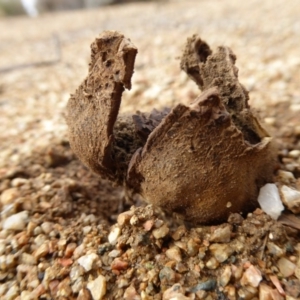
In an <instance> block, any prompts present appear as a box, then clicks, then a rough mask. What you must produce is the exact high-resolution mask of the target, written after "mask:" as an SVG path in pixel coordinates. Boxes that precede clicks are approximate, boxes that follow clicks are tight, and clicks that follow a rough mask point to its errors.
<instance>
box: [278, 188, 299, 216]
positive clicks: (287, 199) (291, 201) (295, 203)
mask: <svg viewBox="0 0 300 300" xmlns="http://www.w3.org/2000/svg"><path fill="white" fill-rule="evenodd" d="M280 191H281V196H282V202H283V203H284V204H285V205H286V206H287V208H288V209H289V210H290V211H292V212H293V213H294V214H299V213H300V191H298V190H294V189H291V188H289V187H288V186H286V185H283V186H282V187H281V189H280Z"/></svg>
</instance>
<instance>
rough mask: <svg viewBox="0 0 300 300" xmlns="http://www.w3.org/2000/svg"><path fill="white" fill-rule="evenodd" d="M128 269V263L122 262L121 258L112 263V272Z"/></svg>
mask: <svg viewBox="0 0 300 300" xmlns="http://www.w3.org/2000/svg"><path fill="white" fill-rule="evenodd" d="M127 268H128V262H127V261H124V260H121V259H120V258H115V259H114V260H113V262H112V263H111V269H112V270H117V271H121V270H126V269H127Z"/></svg>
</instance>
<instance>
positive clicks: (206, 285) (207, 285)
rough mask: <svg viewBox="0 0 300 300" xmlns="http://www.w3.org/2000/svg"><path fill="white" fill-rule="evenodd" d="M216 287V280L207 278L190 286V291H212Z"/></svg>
mask: <svg viewBox="0 0 300 300" xmlns="http://www.w3.org/2000/svg"><path fill="white" fill-rule="evenodd" d="M216 287H217V281H216V280H215V279H209V280H207V281H203V282H200V283H198V284H197V285H196V286H194V287H192V288H190V292H192V293H197V292H198V291H202V290H203V291H207V292H208V291H213V290H215V288H216Z"/></svg>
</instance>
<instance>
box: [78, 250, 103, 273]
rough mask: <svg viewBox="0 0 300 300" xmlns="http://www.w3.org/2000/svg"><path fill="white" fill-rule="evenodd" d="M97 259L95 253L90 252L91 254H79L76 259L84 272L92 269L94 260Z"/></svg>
mask: <svg viewBox="0 0 300 300" xmlns="http://www.w3.org/2000/svg"><path fill="white" fill-rule="evenodd" d="M98 260H99V257H98V255H97V254H95V253H91V254H87V255H84V256H81V257H80V258H79V259H78V260H77V261H78V263H79V264H80V265H81V266H82V267H83V268H84V269H85V271H86V272H89V271H91V270H92V268H93V266H94V264H95V262H96V261H98Z"/></svg>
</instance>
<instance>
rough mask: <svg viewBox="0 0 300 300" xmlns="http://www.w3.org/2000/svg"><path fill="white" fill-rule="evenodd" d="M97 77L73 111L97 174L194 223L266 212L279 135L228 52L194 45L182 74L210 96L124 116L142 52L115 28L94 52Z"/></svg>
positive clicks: (77, 140)
mask: <svg viewBox="0 0 300 300" xmlns="http://www.w3.org/2000/svg"><path fill="white" fill-rule="evenodd" d="M91 49H92V57H91V63H90V68H89V74H88V76H87V78H86V79H85V80H84V82H83V83H82V84H81V85H80V87H79V88H78V89H77V91H76V92H75V94H74V95H72V96H71V98H70V100H69V103H68V106H67V123H68V127H69V137H70V144H71V147H72V149H73V151H74V152H75V153H76V154H77V156H78V157H79V158H80V159H81V160H82V162H83V163H85V164H86V165H87V166H88V167H89V168H91V169H92V170H93V171H94V172H96V173H98V174H99V175H101V176H102V177H104V178H108V179H110V180H112V181H114V182H116V183H117V184H125V185H126V186H127V188H130V189H131V190H132V191H133V192H135V193H139V194H140V195H141V196H142V197H143V198H144V199H145V200H146V201H147V202H149V203H152V204H154V205H158V206H160V207H162V208H163V209H165V210H167V211H169V212H171V213H176V214H177V215H180V216H181V217H182V218H184V220H186V221H189V222H192V223H194V224H212V223H220V222H222V221H224V220H226V219H227V217H228V216H229V214H230V213H235V212H238V213H239V212H244V213H245V212H248V211H250V210H252V209H254V208H255V207H257V195H258V192H259V188H260V187H261V186H262V185H264V184H265V183H267V182H272V180H273V171H274V167H275V165H276V159H275V151H274V145H273V142H272V138H271V137H270V136H269V135H268V133H267V132H266V130H265V129H263V127H262V126H261V125H260V123H259V120H258V119H257V117H256V116H255V115H254V113H253V111H252V110H251V108H250V106H249V104H248V100H249V96H248V92H247V91H246V89H245V88H244V87H243V85H241V84H240V83H239V81H238V69H237V67H236V66H235V61H236V56H235V55H234V53H233V52H232V51H231V49H229V48H228V47H224V46H222V47H219V48H218V49H217V51H216V52H215V53H213V52H212V50H211V49H210V47H209V46H208V44H207V43H206V42H204V41H203V40H201V39H200V37H198V36H196V35H194V36H193V37H191V38H189V39H188V41H187V43H186V47H185V50H184V52H183V55H182V59H181V68H182V69H183V70H184V71H185V72H186V73H187V74H188V75H189V77H190V78H191V79H192V80H194V81H195V82H196V84H197V85H198V86H199V88H200V89H201V90H202V93H201V94H200V96H199V97H198V98H197V99H196V100H195V101H194V102H193V103H191V104H190V105H188V106H186V105H183V104H178V105H177V106H176V107H174V108H173V109H168V108H166V109H164V110H162V111H157V110H155V109H154V110H153V111H152V112H151V113H143V112H137V113H136V114H133V115H132V116H130V115H126V116H123V115H121V116H118V110H119V106H120V103H121V97H122V92H123V90H124V88H130V87H131V83H130V79H131V76H132V74H133V68H134V60H135V56H136V53H137V49H136V48H135V46H134V45H133V44H132V43H131V42H130V41H129V40H128V39H126V38H125V37H124V36H123V35H122V34H120V33H118V32H114V31H106V32H104V33H102V34H101V35H100V37H99V38H97V39H96V40H95V42H94V43H93V44H92V46H91Z"/></svg>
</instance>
